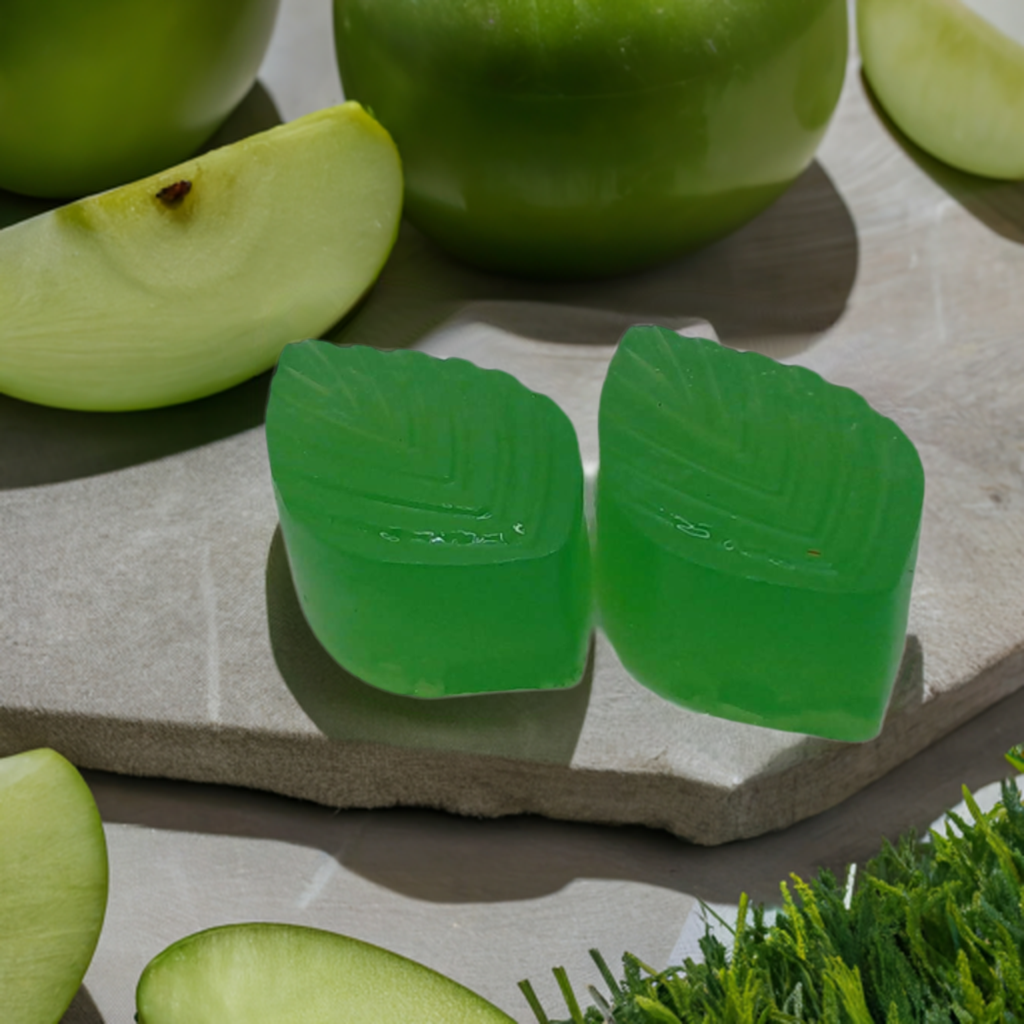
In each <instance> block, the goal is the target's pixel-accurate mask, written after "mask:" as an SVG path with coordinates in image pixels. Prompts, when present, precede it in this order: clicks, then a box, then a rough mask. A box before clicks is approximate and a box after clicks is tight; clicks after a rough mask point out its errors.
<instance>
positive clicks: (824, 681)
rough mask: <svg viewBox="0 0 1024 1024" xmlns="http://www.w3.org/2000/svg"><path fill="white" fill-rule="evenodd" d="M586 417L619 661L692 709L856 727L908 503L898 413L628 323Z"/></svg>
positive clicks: (896, 618)
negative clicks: (593, 427) (596, 443)
mask: <svg viewBox="0 0 1024 1024" xmlns="http://www.w3.org/2000/svg"><path fill="white" fill-rule="evenodd" d="M599 432H600V443H601V465H600V470H599V474H598V484H597V502H596V504H597V548H596V569H595V573H596V586H597V593H598V602H599V606H600V611H601V617H602V621H603V625H604V628H605V630H606V632H607V634H608V637H609V638H610V640H611V642H612V644H613V645H614V647H615V649H616V651H617V653H618V654H619V656H620V658H621V659H622V662H623V664H624V665H625V667H626V668H627V669H628V670H629V672H630V673H631V674H632V675H633V676H634V677H635V678H636V679H637V680H639V681H640V682H641V683H643V684H644V685H645V686H648V687H649V688H650V689H652V690H654V691H656V692H657V693H659V694H661V695H662V696H663V697H666V698H668V699H669V700H672V701H675V702H677V703H679V704H682V705H684V706H686V707H689V708H693V709H696V710H698V711H703V712H708V713H710V714H714V715H719V716H721V717H725V718H731V719H735V720H738V721H742V722H751V723H755V724H758V725H764V726H771V727H773V728H778V729H787V730H792V731H796V732H804V733H811V734H814V735H819V736H825V737H830V738H833V739H841V740H866V739H869V738H871V737H872V736H874V735H875V734H876V733H877V732H878V730H879V729H880V727H881V723H882V718H883V716H884V714H885V708H886V705H887V703H888V699H889V696H890V693H891V690H892V684H893V681H894V679H895V676H896V673H897V670H898V668H899V663H900V659H901V654H902V651H903V646H904V637H905V631H906V625H907V613H908V608H909V603H910V589H911V581H912V577H913V571H914V563H915V559H916V554H917V538H918V532H919V527H920V520H921V509H922V504H923V499H924V474H923V471H922V468H921V462H920V459H919V458H918V455H917V451H916V450H915V448H914V446H913V444H912V443H911V442H910V441H909V440H908V439H907V437H906V436H905V435H904V434H903V433H902V431H901V430H900V429H899V427H897V426H896V424H895V423H893V422H892V421H891V420H889V419H886V418H885V417H884V416H881V415H879V414H878V413H876V412H875V411H874V410H872V409H871V408H870V406H868V404H867V403H866V402H865V401H864V399H863V398H861V397H860V396H859V395H858V394H856V393H855V392H853V391H851V390H849V389H847V388H841V387H836V386H834V385H832V384H828V383H827V382H825V381H824V380H822V379H821V377H819V376H818V375H817V374H815V373H812V372H811V371H809V370H806V369H803V368H801V367H792V366H783V365H781V364H779V363H776V362H774V361H773V360H771V359H768V358H766V357H764V356H761V355H757V354H754V353H740V352H735V351H733V350H731V349H728V348H724V347H722V346H720V345H718V344H716V343H714V342H711V341H703V340H698V339H691V338H682V337H679V336H678V335H677V334H675V333H673V332H672V331H669V330H666V329H663V328H659V327H634V328H632V329H630V330H629V331H628V332H627V333H626V335H625V336H624V337H623V339H622V341H621V342H620V344H619V348H618V350H617V352H616V354H615V357H614V358H613V360H612V363H611V367H610V369H609V373H608V377H607V380H606V382H605V385H604V390H603V392H602V395H601V405H600V413H599Z"/></svg>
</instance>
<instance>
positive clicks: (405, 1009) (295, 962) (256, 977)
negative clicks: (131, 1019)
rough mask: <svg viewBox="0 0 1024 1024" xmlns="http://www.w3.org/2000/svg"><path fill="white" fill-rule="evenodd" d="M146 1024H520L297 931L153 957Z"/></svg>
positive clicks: (357, 948) (450, 986)
mask: <svg viewBox="0 0 1024 1024" xmlns="http://www.w3.org/2000/svg"><path fill="white" fill-rule="evenodd" d="M136 1006H137V1008H138V1013H137V1015H136V1020H137V1021H138V1024H412V1022H415V1024H515V1022H514V1021H513V1020H512V1018H511V1017H509V1016H508V1015H507V1014H505V1013H503V1012H502V1011H501V1010H499V1009H498V1008H497V1007H496V1006H494V1005H493V1004H491V1003H489V1002H487V1000H485V999H484V998H483V997H482V996H479V995H477V994H476V993H475V992H472V991H470V990H469V989H468V988H465V987H463V986H462V985H460V984H459V983H458V982H456V981H452V980H451V979H450V978H447V977H445V976H444V975H443V974H439V973H438V972H437V971H433V970H431V969H430V968H429V967H424V966H423V965H422V964H418V963H416V962H415V961H413V960H407V959H406V958H405V957H403V956H399V955H398V954H397V953H391V952H389V951H388V950H386V949H381V948H380V947H378V946H372V945H370V944H369V943H366V942H361V941H359V940H358V939H351V938H348V937H347V936H344V935H338V934H336V933H335V932H328V931H321V930H319V929H317V928H305V927H301V926H299V925H288V924H269V923H250V924H236V925H225V926H223V927H220V928H211V929H209V930H208V931H203V932H197V933H196V934H195V935H190V936H188V937H187V938H184V939H181V940H180V941H179V942H176V943H174V945H172V946H169V947H168V948H167V949H165V950H164V951H163V952H162V953H160V954H158V955H157V956H156V957H154V959H153V960H151V961H150V963H149V965H148V966H147V967H146V969H145V971H143V973H142V977H141V979H140V980H139V986H138V990H137V992H136Z"/></svg>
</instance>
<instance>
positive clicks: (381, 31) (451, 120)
mask: <svg viewBox="0 0 1024 1024" xmlns="http://www.w3.org/2000/svg"><path fill="white" fill-rule="evenodd" d="M847 23H848V19H847V12H846V5H845V2H844V0H732V2H730V3H725V2H723V0H630V2H617V0H616V2H611V0H603V2H601V0H590V2H578V0H577V2H572V0H460V2H459V3H448V2H433V3H431V2H423V0H334V30H335V41H336V48H337V54H338V63H339V68H340V71H341V78H342V83H343V87H344V90H345V95H346V96H347V97H349V98H351V99H356V100H359V101H360V102H362V103H364V104H366V105H367V106H368V107H369V108H371V109H372V110H373V112H374V115H375V116H376V117H378V118H379V119H380V121H381V123H382V124H383V125H384V126H385V127H386V128H387V129H388V130H389V131H390V132H391V134H392V135H393V136H394V138H395V142H396V143H397V145H398V148H399V150H400V151H401V153H402V158H403V162H404V165H405V170H406V213H407V215H408V217H409V219H410V220H411V221H412V222H413V223H414V224H416V225H417V226H418V227H419V228H420V229H422V230H423V231H424V232H425V233H426V234H428V235H429V236H431V237H432V238H433V239H434V240H435V241H436V242H438V243H439V244H440V245H441V246H442V247H444V248H445V249H448V250H450V251H451V252H453V253H455V254H456V255H458V256H461V257H463V258H465V259H467V260H470V261H472V262H475V263H478V264H482V265H484V266H487V267H490V268H493V269H497V270H502V271H510V272H513V273H519V274H526V275H531V276H532V275H538V276H554V277H586V276H591V275H595V274H596V275H601V274H610V273H616V272H619V271H624V270H632V269H635V268H637V267H640V266H644V265H648V264H654V263H657V262H660V261H662V260H664V259H666V258H669V257H672V256H675V255H678V254H680V253H683V252H686V251H689V250H691V249H694V248H696V247H697V246H700V245H703V244H705V243H707V242H709V241H711V240H713V239H715V238H719V237H721V236H722V235H725V234H727V233H728V232H730V231H732V230H733V229H735V228H737V227H739V226H740V225H741V224H743V223H744V222H746V221H747V220H749V219H750V218H751V217H753V216H754V215H755V214H756V213H758V212H759V211H761V210H762V209H764V208H765V207H766V206H767V205H768V204H769V203H771V202H772V201H773V200H774V199H775V198H776V197H777V196H778V195H779V194H780V193H781V192H782V191H783V190H784V189H785V188H786V187H787V186H788V185H790V184H791V183H792V182H793V180H794V179H795V178H796V177H797V176H798V175H799V174H800V173H801V172H802V171H803V170H804V169H805V168H806V167H807V165H808V163H809V162H810V160H811V159H812V157H813V155H814V152H815V149H816V147H817V145H818V143H819V142H820V140H821V138H822V135H823V133H824V131H825V129H826V127H827V124H828V121H829V118H830V116H831V114H832V111H833V109H834V107H835V104H836V102H837V100H838V97H839V93H840V90H841V88H842V82H843V77H844V73H845V68H846V61H847V51H848V39H847V35H848V30H847Z"/></svg>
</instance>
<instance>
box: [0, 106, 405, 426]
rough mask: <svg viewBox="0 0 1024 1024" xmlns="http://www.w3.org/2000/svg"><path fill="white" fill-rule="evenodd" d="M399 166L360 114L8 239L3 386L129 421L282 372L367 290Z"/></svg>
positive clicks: (2, 283) (133, 188) (386, 244)
mask: <svg viewBox="0 0 1024 1024" xmlns="http://www.w3.org/2000/svg"><path fill="white" fill-rule="evenodd" d="M401 202H402V172H401V165H400V162H399V158H398V153H397V151H396V150H395V147H394V144H393V143H392V141H391V139H390V137H389V136H388V134H387V132H385V131H384V130H383V129H382V128H381V127H380V125H378V124H377V123H376V121H374V120H373V119H372V118H371V117H370V116H369V115H368V114H366V112H365V111H363V109H362V108H361V107H360V106H359V105H358V104H355V103H348V104H342V105H341V106H338V107H332V108H330V109H327V110H323V111H318V112H317V113H314V114H309V115H307V116H306V117H304V118H299V119H298V120H296V121H293V122H291V123H289V124H286V125H281V126H280V127H278V128H273V129H271V130H270V131H268V132H264V133H262V134H260V135H254V136H251V137H250V138H247V139H243V140H242V141H241V142H237V143H234V144H233V145H231V146H225V147H224V148H223V149H219V150H213V151H212V152H209V153H206V154H204V155H203V156H200V157H198V158H196V159H195V160H192V161H189V162H188V163H185V164H181V165H179V166H178V167H174V168H172V169H171V170H168V171H165V172H163V173H161V174H158V175H155V176H153V177H151V178H147V179H144V180H142V181H139V182H133V183H132V184H130V185H125V186H122V187H121V188H119V189H115V190H113V191H110V192H105V193H103V194H101V195H98V196H93V197H90V198H88V199H83V200H80V201H78V202H76V203H71V204H69V205H67V206H63V207H59V208H58V209H56V210H52V211H50V212H48V213H44V214H41V215H40V216H38V217H34V218H32V219H31V220H26V221H22V222H21V223H19V224H15V225H13V226H12V227H9V228H6V229H4V230H3V231H0V391H3V392H6V393H7V394H10V395H13V396H15V397H17V398H22V399H26V400H28V401H32V402H39V403H42V404H45V405H55V406H62V407H66V408H73V409H93V410H122V409H143V408H150V407H153V406H159V405H169V404H172V403H176V402H184V401H187V400H189V399H193V398H200V397H202V396H204V395H208V394H211V393H212V392H215V391H219V390H221V389H223V388H226V387H229V386H231V385H233V384H237V383H239V382H240V381H243V380H246V379H247V378H249V377H252V376H254V375H256V374H257V373H260V372H262V371H263V370H266V369H268V368H269V367H270V366H272V365H273V364H274V362H275V360H276V359H277V356H278V354H279V353H280V351H281V349H282V348H283V347H284V346H285V345H286V344H287V343H288V342H290V341H295V340H297V339H302V338H307V337H315V336H317V335H318V334H319V333H320V332H322V331H324V330H326V329H327V328H328V327H330V326H331V325H332V324H334V323H335V322H336V321H337V320H338V319H339V318H340V317H341V316H342V315H343V314H344V313H346V312H347V311H348V310H349V309H350V308H351V307H352V306H353V305H354V304H355V303H356V302H357V301H358V300H359V299H360V297H361V296H362V295H363V294H364V293H365V292H366V290H367V289H368V288H369V287H370V286H371V285H372V283H373V282H374V280H375V279H376V277H377V275H378V274H379V272H380V270H381V267H382V266H383V265H384V262H385V260H386V259H387V257H388V254H389V252H390V250H391V247H392V245H393V244H394V240H395V236H396V233H397V231H398V222H399V217H400V213H401Z"/></svg>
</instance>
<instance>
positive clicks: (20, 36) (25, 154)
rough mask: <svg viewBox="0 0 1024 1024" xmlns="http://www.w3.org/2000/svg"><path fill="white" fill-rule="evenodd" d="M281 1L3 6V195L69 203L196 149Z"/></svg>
mask: <svg viewBox="0 0 1024 1024" xmlns="http://www.w3.org/2000/svg"><path fill="white" fill-rule="evenodd" d="M278 2H279V0H217V2H216V3H211V2H209V0H161V2H160V3H140V2H139V0H91V2H90V3H83V2H82V0H4V3H3V5H2V15H0V17H2V26H3V27H2V31H0V188H5V189H9V190H11V191H12V192H21V193H24V194H26V195H34V196H48V197H54V198H72V197H77V196H81V195H85V194H87V193H90V192H98V191H101V190H103V189H108V188H112V187H114V186H116V185H122V184H124V183H125V182H128V181H132V180H134V179H136V178H141V177H143V176H145V175H148V174H152V173H154V172H155V171H159V170H161V169H162V168H164V167H168V166H170V165H171V164H175V163H178V162H179V161H181V160H184V159H185V158H186V157H188V156H190V155H191V154H192V153H193V152H194V151H195V150H196V149H198V148H199V147H200V146H201V145H202V144H203V143H204V142H205V141H206V140H207V139H208V138H209V137H210V136H211V135H212V134H213V133H214V132H215V131H216V130H217V128H218V127H219V126H220V124H221V123H222V122H223V121H224V120H225V118H227V116H228V114H230V113H231V111H232V110H233V109H234V107H235V106H236V105H237V104H238V103H239V102H240V101H241V100H242V98H243V97H244V96H245V94H246V93H247V92H248V91H249V89H250V88H251V86H252V84H253V82H254V81H255V79H256V72H257V70H258V69H259V66H260V63H261V62H262V60H263V55H264V53H265V51H266V48H267V45H268V43H269V41H270V35H271V32H272V31H273V27H274V20H275V18H276V16H277V8H278Z"/></svg>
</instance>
